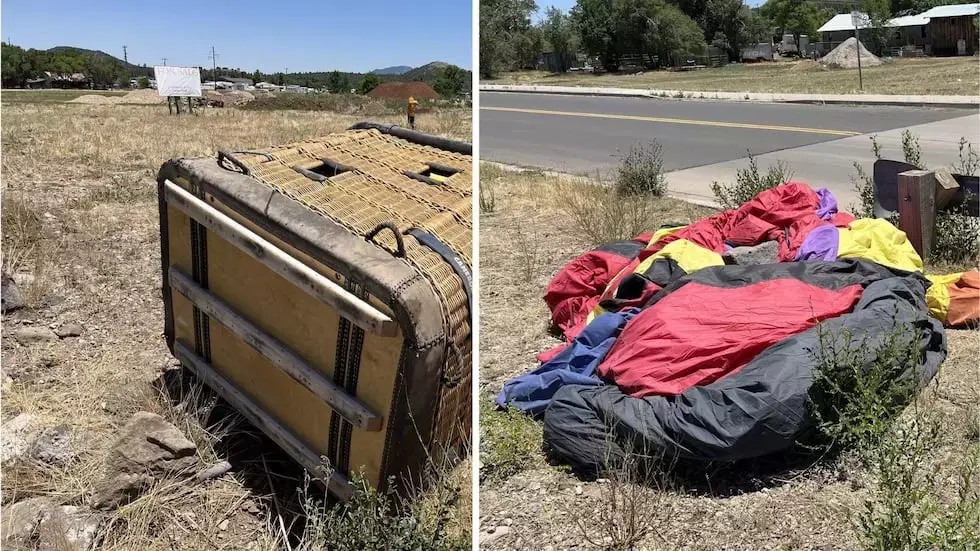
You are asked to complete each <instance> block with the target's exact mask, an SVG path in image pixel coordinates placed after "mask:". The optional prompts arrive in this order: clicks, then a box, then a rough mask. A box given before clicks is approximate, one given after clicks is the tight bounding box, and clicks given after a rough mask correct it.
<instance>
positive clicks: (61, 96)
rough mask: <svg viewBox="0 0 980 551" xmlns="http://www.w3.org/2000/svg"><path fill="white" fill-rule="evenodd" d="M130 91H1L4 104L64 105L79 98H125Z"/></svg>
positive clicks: (0, 100)
mask: <svg viewBox="0 0 980 551" xmlns="http://www.w3.org/2000/svg"><path fill="white" fill-rule="evenodd" d="M128 92H129V91H128V90H16V89H8V90H3V91H0V102H3V103H64V102H66V101H71V100H73V99H75V98H77V97H78V96H84V95H88V94H94V95H98V96H125V95H126V94H127V93H128Z"/></svg>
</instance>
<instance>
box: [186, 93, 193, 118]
mask: <svg viewBox="0 0 980 551" xmlns="http://www.w3.org/2000/svg"><path fill="white" fill-rule="evenodd" d="M187 112H188V113H190V114H192V115H193V114H194V105H193V104H192V103H191V97H190V96H187Z"/></svg>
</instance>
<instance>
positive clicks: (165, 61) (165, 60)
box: [160, 57, 167, 67]
mask: <svg viewBox="0 0 980 551" xmlns="http://www.w3.org/2000/svg"><path fill="white" fill-rule="evenodd" d="M160 59H162V60H163V66H164V67H166V66H167V58H165V57H161V58H160Z"/></svg>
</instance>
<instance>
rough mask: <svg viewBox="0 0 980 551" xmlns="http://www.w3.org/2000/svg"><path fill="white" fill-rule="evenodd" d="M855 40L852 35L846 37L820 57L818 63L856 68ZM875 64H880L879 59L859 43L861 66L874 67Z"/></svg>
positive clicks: (843, 67) (842, 67)
mask: <svg viewBox="0 0 980 551" xmlns="http://www.w3.org/2000/svg"><path fill="white" fill-rule="evenodd" d="M855 42H857V39H856V38H854V37H853V36H852V37H851V38H848V39H847V40H845V41H844V42H842V43H841V45H840V46H837V47H836V48H834V49H833V50H831V51H830V53H828V54H827V55H825V56H823V57H822V58H820V63H823V64H824V65H827V66H829V67H840V68H841V69H857V66H858V57H857V51H856V50H855V48H854V44H855ZM876 65H881V60H880V59H878V57H877V56H875V55H874V54H873V53H871V52H869V51H868V49H867V48H865V47H864V44H861V66H862V67H874V66H876Z"/></svg>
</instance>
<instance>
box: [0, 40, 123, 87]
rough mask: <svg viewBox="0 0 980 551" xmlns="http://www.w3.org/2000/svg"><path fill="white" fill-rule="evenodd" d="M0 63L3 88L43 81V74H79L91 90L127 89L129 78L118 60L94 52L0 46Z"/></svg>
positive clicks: (11, 45) (10, 45)
mask: <svg viewBox="0 0 980 551" xmlns="http://www.w3.org/2000/svg"><path fill="white" fill-rule="evenodd" d="M0 63H2V73H0V75H2V76H0V78H2V81H3V87H4V88H10V87H23V86H26V85H27V81H29V80H32V79H37V78H44V76H45V73H46V72H49V73H53V74H58V75H71V74H74V73H83V74H84V75H85V77H86V79H87V81H86V83H87V84H88V85H90V86H92V87H94V88H109V87H111V86H121V87H124V88H128V87H129V80H130V78H131V76H130V72H129V71H128V70H127V68H126V67H125V66H124V65H123V64H122V63H121V62H119V60H115V59H114V58H112V57H110V56H106V55H99V54H98V53H95V52H81V51H76V50H54V51H51V50H35V49H33V48H31V49H29V50H25V49H23V48H21V47H20V46H15V45H13V44H7V43H3V46H2V51H0Z"/></svg>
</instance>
